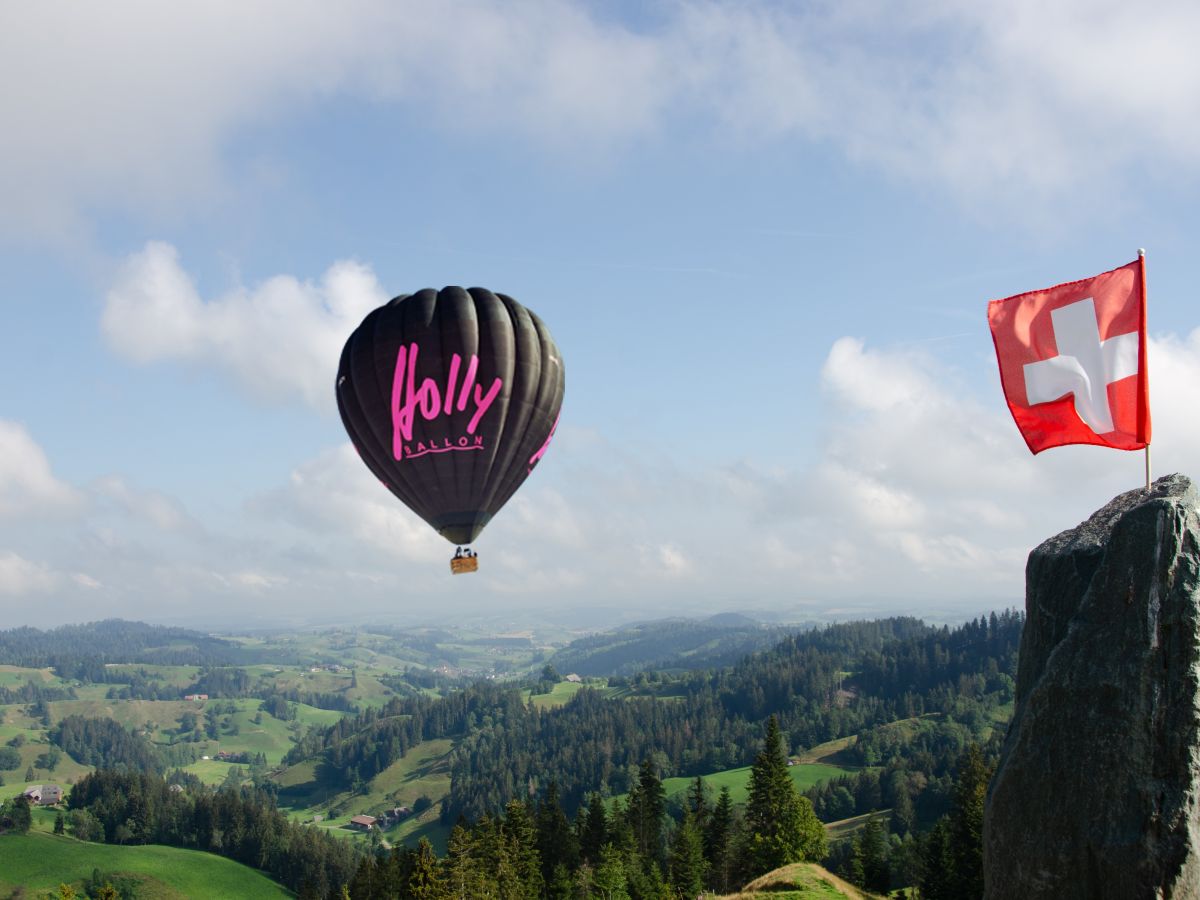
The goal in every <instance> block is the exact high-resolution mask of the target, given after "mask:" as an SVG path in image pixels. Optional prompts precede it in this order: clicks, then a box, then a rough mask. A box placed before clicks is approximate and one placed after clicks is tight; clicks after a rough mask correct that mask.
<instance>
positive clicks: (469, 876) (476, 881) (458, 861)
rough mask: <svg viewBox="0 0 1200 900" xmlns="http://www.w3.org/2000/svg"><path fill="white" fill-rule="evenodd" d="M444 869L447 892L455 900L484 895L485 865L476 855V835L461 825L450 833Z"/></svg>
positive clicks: (457, 825) (456, 826)
mask: <svg viewBox="0 0 1200 900" xmlns="http://www.w3.org/2000/svg"><path fill="white" fill-rule="evenodd" d="M443 868H444V871H445V884H446V892H447V894H448V895H449V896H450V897H452V898H454V900H471V898H472V897H477V896H480V895H482V893H483V889H484V873H483V864H482V862H481V860H480V859H479V856H478V854H477V853H476V847H475V837H474V835H473V834H472V833H471V832H469V831H468V830H467V829H466V828H465V827H463V825H461V824H456V825H455V826H454V828H452V829H451V831H450V840H449V841H448V842H447V844H446V858H445V860H443Z"/></svg>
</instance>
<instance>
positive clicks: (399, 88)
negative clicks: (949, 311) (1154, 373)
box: [0, 0, 1200, 237]
mask: <svg viewBox="0 0 1200 900" xmlns="http://www.w3.org/2000/svg"><path fill="white" fill-rule="evenodd" d="M0 15H3V19H2V20H0V73H2V74H3V75H4V78H5V81H6V83H9V84H13V85H21V86H22V89H20V90H11V91H5V92H4V93H3V95H2V96H0V119H3V121H4V122H5V143H6V147H5V154H6V160H7V164H6V165H5V166H4V168H3V169H2V170H0V195H3V196H4V197H5V198H6V202H5V204H4V207H3V210H2V211H0V233H3V232H7V233H9V234H10V236H16V235H23V236H26V237H28V236H38V235H40V236H42V237H55V236H60V237H61V236H62V235H63V234H70V233H74V232H76V231H78V230H80V229H81V228H84V227H85V226H84V224H83V223H84V222H86V221H87V218H88V216H89V215H90V214H91V212H92V211H94V210H97V209H116V210H120V211H125V212H129V211H137V212H139V213H149V214H152V215H159V216H163V215H167V216H170V215H176V214H178V213H179V212H180V211H186V210H193V209H198V208H205V207H208V206H211V205H212V204H214V203H221V202H222V200H223V198H227V197H228V196H229V194H228V192H229V191H230V177H231V166H232V165H233V163H232V159H233V157H234V155H235V154H234V149H233V147H234V145H235V143H236V142H237V140H238V139H239V138H240V137H244V136H245V135H247V134H248V133H250V132H252V131H253V129H254V128H255V127H256V126H257V125H258V124H259V123H261V122H263V121H267V122H271V121H281V120H286V119H288V118H289V117H292V116H297V115H300V114H302V113H303V112H304V111H305V110H306V109H308V108H309V107H311V106H312V105H313V104H314V103H316V102H320V101H323V100H330V99H334V98H338V99H341V98H345V99H350V100H357V101H363V102H369V103H371V104H374V105H375V106H376V108H377V109H378V110H379V114H381V115H388V114H389V112H391V113H394V114H396V115H400V114H401V113H404V114H411V113H413V112H415V113H416V114H417V115H419V116H421V117H423V118H424V119H426V120H427V121H429V122H433V123H438V124H439V125H440V127H442V128H444V129H446V130H448V131H451V132H453V131H456V130H460V129H466V130H470V131H472V132H473V133H474V132H476V131H477V130H478V129H479V128H480V127H485V128H492V127H500V128H503V129H504V131H505V132H506V133H514V134H516V135H518V136H521V137H522V138H523V139H524V140H527V141H529V142H530V143H531V144H532V145H533V146H535V147H539V148H542V149H543V150H544V151H545V152H547V153H550V154H564V155H566V156H575V155H578V154H580V153H581V152H588V153H589V154H590V155H596V154H599V155H600V156H601V158H609V157H610V156H611V155H612V154H613V152H614V151H619V150H620V149H621V148H622V147H623V146H627V145H629V144H630V143H631V142H639V141H656V140H665V139H667V136H669V135H675V136H677V135H679V134H681V133H688V132H689V131H690V130H695V129H699V130H701V131H703V132H705V133H706V134H709V135H717V136H721V137H724V138H726V139H727V140H729V141H730V142H731V143H735V144H736V143H739V142H754V143H759V142H762V141H763V140H772V139H774V140H780V141H798V142H803V143H813V144H820V145H830V146H833V147H835V148H837V149H838V150H839V151H840V152H842V153H845V154H847V155H849V156H850V157H852V158H855V159H857V160H859V161H861V162H862V163H863V164H864V165H868V166H871V167H873V168H876V169H878V170H880V171H883V172H887V173H891V174H894V175H896V176H898V177H902V178H906V179H912V180H915V181H917V182H920V183H928V184H933V185H935V186H938V187H941V188H945V189H947V190H949V191H951V192H953V193H954V194H956V195H958V196H960V197H963V198H964V199H970V198H974V197H979V196H987V197H990V198H992V199H1000V200H1002V199H1004V198H1006V197H1008V195H1009V192H1010V191H1012V190H1013V189H1014V188H1015V189H1018V190H1019V191H1020V192H1021V197H1020V198H1019V199H1018V200H1015V201H1014V202H1022V203H1028V202H1031V201H1033V200H1036V199H1037V198H1038V197H1053V196H1057V195H1058V194H1059V193H1060V192H1062V191H1065V190H1069V189H1071V188H1072V187H1075V186H1080V185H1086V184H1089V183H1091V182H1094V181H1095V180H1096V179H1099V178H1101V177H1104V178H1106V179H1110V180H1113V181H1115V182H1116V183H1121V181H1122V178H1123V177H1124V176H1129V177H1133V178H1151V179H1153V178H1154V177H1155V172H1156V170H1158V169H1160V168H1161V167H1162V166H1163V165H1166V166H1168V167H1170V169H1171V171H1172V172H1173V173H1174V175H1173V176H1172V177H1177V176H1178V175H1180V174H1182V175H1184V176H1185V177H1191V178H1195V176H1196V174H1197V160H1200V115H1198V113H1200V61H1198V59H1197V57H1196V54H1195V53H1194V52H1193V49H1194V48H1193V46H1192V44H1193V35H1195V34H1196V33H1197V31H1198V30H1200V10H1198V9H1197V8H1196V7H1195V6H1194V4H1188V3H1186V2H1182V0H1174V2H1172V0H1168V2H1162V3H1157V4H1154V5H1152V6H1148V7H1145V8H1143V7H1136V8H1135V7H1133V6H1130V5H1129V4H1122V3H1117V2H1112V0H1105V2H1100V3H1097V2H1094V0H1086V2H1085V0H1069V2H1063V3H1057V4H1054V5H1053V6H1052V7H1050V8H1048V7H1047V6H1046V5H1045V4H1044V3H1037V2H1034V0H1013V2H1008V3H1004V4H979V3H973V2H968V0H943V2H938V3H928V2H917V0H909V2H900V3H892V4H882V5H881V4H878V3H873V2H867V0H850V2H844V3H816V4H803V5H782V6H781V5H776V4H770V3H766V2H753V3H741V4H727V3H717V2H705V0H680V2H673V3H663V4H659V5H655V6H652V7H648V8H647V9H646V10H645V16H644V19H645V22H644V23H643V24H639V25H631V24H627V23H622V22H618V21H616V20H614V19H612V18H609V17H608V16H607V15H605V14H604V10H603V6H593V5H589V4H584V3H580V2H569V0H536V2H535V0H530V2H521V3H507V2H506V3H501V2H499V0H408V2H404V3H390V2H384V0H356V2H349V3H344V4H339V5H338V6H337V7H336V8H335V7H333V6H329V5H327V4H320V3H310V2H301V3H295V2H282V0H268V2H263V3H256V4H238V3H231V2H208V3H184V4H171V5H170V6H169V7H168V6H164V5H161V4H154V3H127V4H122V5H120V6H119V7H113V6H100V5H84V6H82V7H80V6H78V5H68V4H64V3H56V2H49V3H41V4H36V5H33V6H26V7H22V8H21V9H20V11H19V12H18V11H17V10H16V9H15V8H12V9H10V10H9V11H8V12H7V13H5V14H0ZM47 35H53V39H52V40H51V39H48V37H47Z"/></svg>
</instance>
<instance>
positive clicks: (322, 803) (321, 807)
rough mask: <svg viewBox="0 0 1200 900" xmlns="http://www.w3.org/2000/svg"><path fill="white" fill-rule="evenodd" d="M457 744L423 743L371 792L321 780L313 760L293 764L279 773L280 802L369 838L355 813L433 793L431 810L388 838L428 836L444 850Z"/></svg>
mask: <svg viewBox="0 0 1200 900" xmlns="http://www.w3.org/2000/svg"><path fill="white" fill-rule="evenodd" d="M453 746H454V742H453V741H451V740H449V739H439V740H432V741H424V742H422V743H420V744H418V745H417V746H415V747H413V748H412V749H410V750H409V751H408V753H406V754H405V755H404V756H403V757H402V758H400V759H398V760H396V761H395V762H394V763H392V764H391V765H390V766H388V767H387V768H386V769H384V770H383V771H382V772H380V773H379V774H378V775H376V776H375V777H374V778H373V779H371V781H370V783H369V784H368V786H367V793H365V794H355V793H352V792H350V791H336V790H332V789H330V788H329V787H328V786H326V785H322V784H320V783H319V782H318V781H317V780H316V777H315V769H316V765H315V763H314V762H312V761H308V762H304V763H300V764H299V765H295V766H290V767H288V768H287V769H285V770H284V771H283V772H281V773H280V774H279V775H278V776H277V777H276V781H278V783H279V785H280V791H279V806H280V808H281V809H283V810H284V811H285V812H287V813H288V815H290V816H291V817H292V818H294V819H299V820H300V821H302V822H309V821H312V820H314V819H315V818H316V817H317V816H320V817H321V821H320V822H319V823H318V824H319V825H320V827H322V828H326V829H329V830H331V831H334V832H335V833H337V834H338V836H339V837H345V838H348V839H351V840H355V841H364V840H365V839H366V838H365V836H364V835H362V834H361V833H359V832H352V831H350V828H349V824H350V819H351V817H352V816H357V815H360V814H366V815H376V814H378V813H379V812H380V811H382V810H383V809H387V808H390V807H393V806H408V807H411V806H412V805H413V804H414V803H415V802H416V800H417V798H418V797H428V798H429V799H430V800H431V801H432V805H431V806H430V807H429V809H427V810H425V811H424V812H422V813H421V814H419V815H414V816H410V817H409V818H407V819H405V820H403V821H401V822H400V823H399V824H397V825H395V826H393V827H392V828H390V829H388V830H387V831H385V832H384V838H385V839H386V840H387V841H388V842H389V843H392V844H397V843H406V844H416V842H417V841H418V840H419V839H420V838H422V837H426V838H428V839H429V840H430V842H431V843H432V844H433V846H434V848H435V849H437V850H438V851H439V852H444V851H445V846H446V839H447V838H448V837H449V833H450V832H449V829H448V828H446V827H445V826H443V825H441V824H440V823H439V822H438V810H439V805H440V803H441V800H442V798H443V797H445V796H446V795H447V794H448V793H449V792H450V760H449V756H450V750H451V749H452V748H453ZM222 777H224V776H223V775H222Z"/></svg>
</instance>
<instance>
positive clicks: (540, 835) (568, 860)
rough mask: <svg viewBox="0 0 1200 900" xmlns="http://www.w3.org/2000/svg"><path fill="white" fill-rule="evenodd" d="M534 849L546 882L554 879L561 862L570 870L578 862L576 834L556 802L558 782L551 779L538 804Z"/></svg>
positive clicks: (548, 882)
mask: <svg viewBox="0 0 1200 900" xmlns="http://www.w3.org/2000/svg"><path fill="white" fill-rule="evenodd" d="M537 851H538V855H539V857H540V859H541V866H542V878H543V880H544V881H545V883H546V884H551V883H552V882H553V881H554V868H555V866H558V865H563V866H565V867H566V869H567V871H568V873H569V872H571V871H573V870H574V869H575V867H576V866H577V865H578V862H579V847H578V846H577V845H576V843H575V833H574V832H573V831H572V830H571V826H570V823H569V822H567V816H566V813H564V812H563V810H562V806H561V805H560V804H559V801H558V785H557V784H555V783H554V782H553V781H552V782H550V785H549V787H547V788H546V795H545V796H544V797H542V802H541V803H540V804H538V811H537Z"/></svg>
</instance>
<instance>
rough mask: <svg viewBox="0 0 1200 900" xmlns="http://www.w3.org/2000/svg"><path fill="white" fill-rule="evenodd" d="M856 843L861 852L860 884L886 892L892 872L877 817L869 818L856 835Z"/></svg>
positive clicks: (872, 889) (885, 837)
mask: <svg viewBox="0 0 1200 900" xmlns="http://www.w3.org/2000/svg"><path fill="white" fill-rule="evenodd" d="M858 844H859V849H860V851H861V854H862V866H863V881H862V886H863V887H865V888H866V889H867V890H871V891H879V892H881V893H887V890H888V888H889V887H890V882H891V878H892V873H891V868H890V866H889V864H888V843H887V835H886V833H885V832H884V829H883V824H882V823H881V822H880V821H879V820H878V819H869V820H868V821H867V824H866V825H864V826H863V830H862V832H861V833H860V834H859V836H858Z"/></svg>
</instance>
